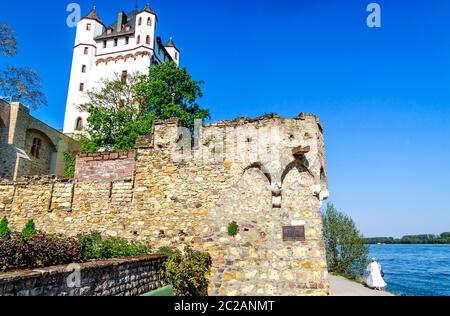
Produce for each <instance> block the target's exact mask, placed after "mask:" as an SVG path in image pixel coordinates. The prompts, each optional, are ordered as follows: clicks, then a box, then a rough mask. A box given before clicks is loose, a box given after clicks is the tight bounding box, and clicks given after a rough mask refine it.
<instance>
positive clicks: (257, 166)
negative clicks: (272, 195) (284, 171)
mask: <svg viewBox="0 0 450 316" xmlns="http://www.w3.org/2000/svg"><path fill="white" fill-rule="evenodd" d="M250 169H259V170H260V171H261V172H262V174H264V176H266V178H267V180H268V181H269V184H270V185H271V184H272V176H271V175H270V172H269V171H268V170H267V168H266V167H264V165H263V164H262V163H260V162H255V163H253V164H251V165H250V166H248V167H247V168H245V169H244V172H243V173H244V174H245V173H246V172H247V171H248V170H250Z"/></svg>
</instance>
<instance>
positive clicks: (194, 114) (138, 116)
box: [80, 63, 209, 152]
mask: <svg viewBox="0 0 450 316" xmlns="http://www.w3.org/2000/svg"><path fill="white" fill-rule="evenodd" d="M200 83H201V82H197V81H193V80H192V79H191V76H190V75H189V74H188V73H187V71H186V69H179V68H178V67H177V66H176V64H175V63H166V64H160V65H157V66H155V67H152V68H150V70H149V74H148V75H144V76H139V75H138V74H137V73H135V74H130V75H129V76H128V78H127V79H126V80H123V78H120V77H119V76H118V75H116V78H114V79H113V80H102V81H101V84H100V86H99V88H97V89H96V90H93V91H88V92H87V97H88V102H86V104H83V105H81V106H80V108H81V110H83V111H86V112H88V113H89V118H88V127H87V129H86V130H85V132H86V138H85V139H84V140H82V150H83V151H88V152H90V151H98V150H128V149H132V148H134V145H135V143H136V139H137V138H138V136H142V135H150V134H151V132H152V130H151V128H152V125H153V122H154V121H155V120H157V119H169V118H174V117H177V118H180V120H181V122H182V124H183V126H185V127H190V128H191V127H193V126H194V120H195V119H200V120H204V119H205V118H207V117H208V116H209V111H208V110H204V109H201V108H200V106H199V105H198V103H197V99H198V98H201V97H202V92H201V89H200Z"/></svg>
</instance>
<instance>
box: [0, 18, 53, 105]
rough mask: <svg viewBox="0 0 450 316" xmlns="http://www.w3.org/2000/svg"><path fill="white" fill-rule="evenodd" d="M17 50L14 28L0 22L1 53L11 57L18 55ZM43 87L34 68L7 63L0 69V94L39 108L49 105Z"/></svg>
mask: <svg viewBox="0 0 450 316" xmlns="http://www.w3.org/2000/svg"><path fill="white" fill-rule="evenodd" d="M17 51H18V48H17V41H16V37H15V34H14V31H13V29H12V28H11V27H10V26H9V25H6V24H3V23H0V55H4V56H7V57H10V56H14V55H16V54H17ZM42 89H43V87H42V85H41V78H40V76H39V74H38V73H37V72H36V71H35V70H33V69H32V68H29V67H15V66H11V65H7V66H6V67H5V68H4V69H2V70H0V96H3V97H5V98H9V99H11V100H12V101H18V102H21V103H23V104H26V105H28V106H30V107H31V108H32V109H37V108H39V107H40V106H43V105H47V99H46V97H45V95H44V93H43V92H42Z"/></svg>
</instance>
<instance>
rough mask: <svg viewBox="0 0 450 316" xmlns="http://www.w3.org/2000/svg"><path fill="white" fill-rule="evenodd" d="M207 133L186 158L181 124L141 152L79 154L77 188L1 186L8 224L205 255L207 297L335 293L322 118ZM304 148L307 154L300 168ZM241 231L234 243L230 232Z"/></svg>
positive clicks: (158, 128) (252, 123) (163, 127)
mask: <svg viewBox="0 0 450 316" xmlns="http://www.w3.org/2000/svg"><path fill="white" fill-rule="evenodd" d="M199 135H200V139H199V142H198V143H196V144H195V146H196V147H194V150H192V151H191V150H190V149H188V148H187V147H186V148H184V149H181V147H183V146H182V144H187V143H190V142H189V141H186V140H185V137H180V127H179V123H178V121H177V120H171V121H165V122H158V123H155V126H154V134H153V135H152V136H151V137H148V138H141V139H139V140H138V142H137V148H136V151H135V152H130V153H119V154H118V157H116V156H115V154H116V153H104V154H94V155H92V156H89V155H81V156H79V157H78V158H77V160H78V161H77V172H76V177H75V180H57V179H56V180H55V179H39V180H36V179H34V180H24V181H22V182H15V183H10V182H4V183H1V184H0V216H1V217H3V216H6V217H7V218H8V220H9V221H10V224H11V227H12V228H15V229H18V230H19V229H21V228H22V227H23V225H25V223H26V222H27V221H28V220H29V219H34V220H35V223H36V226H37V228H38V229H41V230H44V231H47V232H51V233H63V234H68V235H76V234H79V233H84V232H90V231H92V230H97V231H100V232H101V233H103V234H106V235H110V236H120V237H124V238H127V239H130V240H140V241H148V242H150V243H151V245H152V246H153V247H154V249H158V248H159V247H162V246H170V247H178V248H182V247H183V245H186V244H189V245H192V246H194V247H195V248H197V249H199V250H203V251H208V252H209V253H210V254H211V255H212V257H213V268H212V273H211V276H210V289H209V293H210V295H327V294H328V291H329V285H328V275H327V266H326V258H325V249H324V242H323V233H322V221H321V216H320V208H321V205H322V200H324V199H326V198H327V196H328V191H327V178H326V165H325V154H324V141H323V127H322V126H321V124H320V122H319V121H318V119H317V118H316V117H315V116H313V115H305V114H302V115H300V116H299V117H297V118H295V119H284V118H281V117H277V116H269V117H263V118H260V119H256V120H250V119H247V118H243V119H239V120H236V121H225V122H219V123H214V124H211V125H207V126H204V127H201V129H200V131H199ZM186 139H187V138H186ZM299 146H302V147H303V148H304V147H307V146H309V147H310V148H309V149H310V150H309V152H307V153H306V154H305V156H304V157H302V158H301V159H296V158H295V157H294V156H293V149H295V148H297V147H299ZM174 153H175V154H174ZM105 155H106V156H105ZM111 155H114V157H112V156H111ZM120 155H122V156H120ZM133 157H134V158H133ZM133 160H134V162H135V163H134V164H133ZM124 165H126V167H124ZM111 170H122V171H121V172H118V173H114V172H111ZM232 221H236V222H237V223H238V224H239V228H240V230H239V234H238V235H237V236H236V237H231V236H229V235H228V232H227V227H228V224H229V223H230V222H232ZM291 225H292V226H304V227H305V237H306V239H305V241H283V235H282V230H283V227H284V226H291Z"/></svg>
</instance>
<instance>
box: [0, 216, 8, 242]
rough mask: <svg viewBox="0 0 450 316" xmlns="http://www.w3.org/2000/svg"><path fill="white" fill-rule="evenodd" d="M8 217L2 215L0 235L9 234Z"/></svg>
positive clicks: (5, 235)
mask: <svg viewBox="0 0 450 316" xmlns="http://www.w3.org/2000/svg"><path fill="white" fill-rule="evenodd" d="M8 224H9V223H8V219H7V218H6V216H5V217H3V219H2V220H1V221H0V237H2V238H3V237H7V236H9V235H10V234H11V230H10V229H9V227H8Z"/></svg>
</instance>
